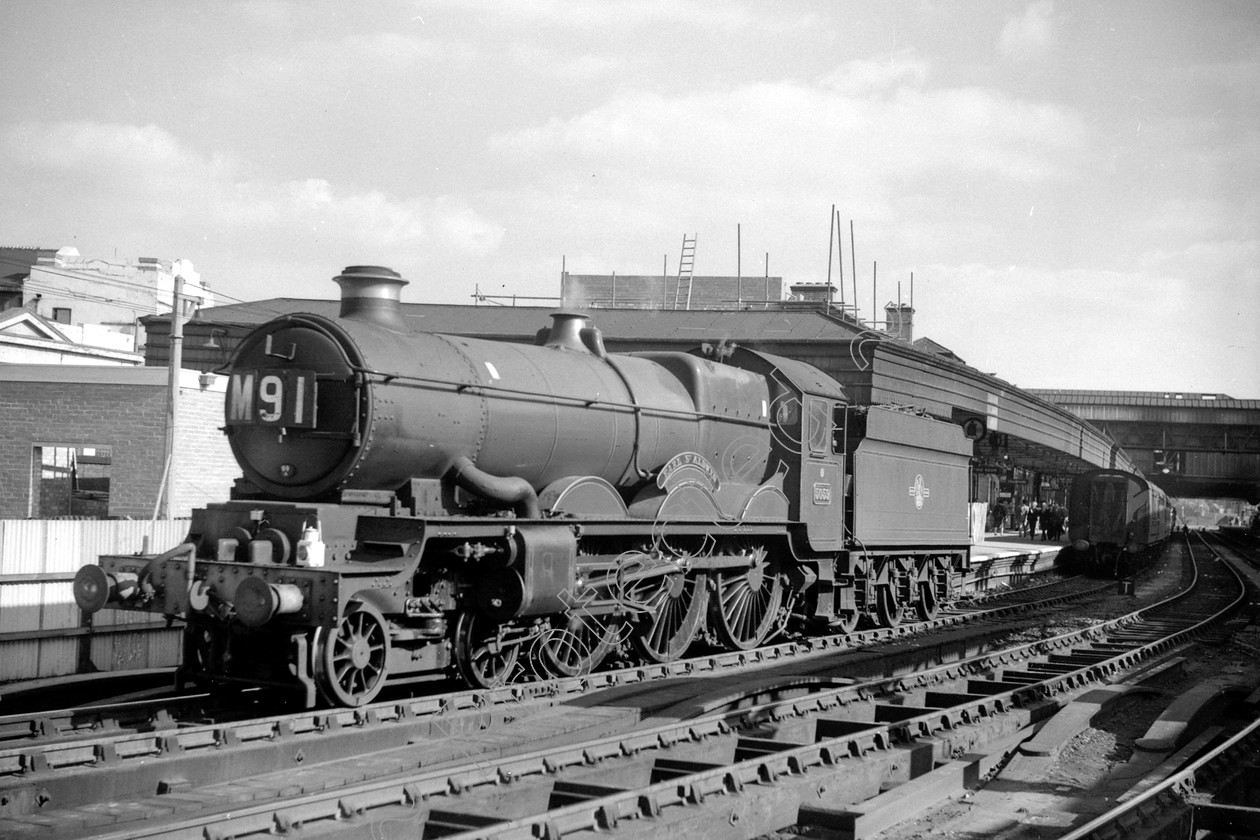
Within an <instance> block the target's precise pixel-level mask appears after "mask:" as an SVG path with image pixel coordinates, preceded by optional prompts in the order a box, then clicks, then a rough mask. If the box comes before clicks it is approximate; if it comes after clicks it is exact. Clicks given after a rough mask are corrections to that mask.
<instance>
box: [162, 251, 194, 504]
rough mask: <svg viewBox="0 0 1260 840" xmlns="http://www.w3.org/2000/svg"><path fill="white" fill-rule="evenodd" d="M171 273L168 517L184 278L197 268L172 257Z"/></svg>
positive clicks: (166, 467) (165, 472) (181, 363)
mask: <svg viewBox="0 0 1260 840" xmlns="http://www.w3.org/2000/svg"><path fill="white" fill-rule="evenodd" d="M171 275H172V276H171V352H170V359H169V360H168V362H167V369H166V370H167V378H166V387H167V399H166V445H165V447H164V451H163V454H164V456H165V457H164V458H163V467H162V489H161V493H160V497H161V504H162V506H163V508H164V514H163V518H165V519H168V520H169V519H174V518H175V515H174V500H175V489H174V488H175V476H174V472H175V418H176V417H177V416H178V414H179V376H180V371H181V369H182V368H183V366H184V278H185V277H188V278H189V279H191V280H193V281H194V282H195V281H196V279H197V272H196V271H194V270H193V266H192V263H191V262H189V261H188V260H175V261H174V262H173V263H172V264H171Z"/></svg>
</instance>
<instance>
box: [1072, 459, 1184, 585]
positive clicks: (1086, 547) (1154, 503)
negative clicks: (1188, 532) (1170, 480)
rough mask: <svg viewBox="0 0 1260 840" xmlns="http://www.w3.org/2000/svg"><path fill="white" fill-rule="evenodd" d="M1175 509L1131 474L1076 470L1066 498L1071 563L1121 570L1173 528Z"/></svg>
mask: <svg viewBox="0 0 1260 840" xmlns="http://www.w3.org/2000/svg"><path fill="white" fill-rule="evenodd" d="M1176 520H1177V512H1176V509H1175V508H1174V507H1173V505H1172V503H1171V501H1170V500H1169V498H1168V496H1167V494H1165V493H1164V491H1163V490H1161V489H1160V488H1159V487H1158V486H1157V485H1155V484H1152V483H1151V482H1150V481H1148V480H1147V479H1146V478H1144V477H1142V476H1140V475H1137V474H1135V473H1130V472H1125V471H1123V470H1116V469H1099V470H1090V471H1088V472H1084V473H1081V474H1080V475H1077V476H1075V477H1074V478H1073V480H1072V487H1071V491H1070V495H1069V498H1068V540H1069V541H1070V543H1071V549H1072V557H1071V558H1070V563H1075V564H1078V565H1083V566H1084V568H1085V569H1086V570H1087V571H1090V572H1097V573H1103V574H1116V575H1118V574H1124V573H1127V571H1128V570H1130V569H1131V568H1132V567H1133V565H1134V564H1135V563H1136V562H1137V561H1138V559H1139V558H1140V557H1142V556H1144V555H1147V554H1149V553H1150V552H1151V551H1153V550H1155V549H1158V548H1159V547H1160V546H1162V545H1163V544H1164V542H1165V541H1166V540H1167V539H1168V537H1169V536H1171V534H1172V532H1173V530H1174V529H1175V528H1176Z"/></svg>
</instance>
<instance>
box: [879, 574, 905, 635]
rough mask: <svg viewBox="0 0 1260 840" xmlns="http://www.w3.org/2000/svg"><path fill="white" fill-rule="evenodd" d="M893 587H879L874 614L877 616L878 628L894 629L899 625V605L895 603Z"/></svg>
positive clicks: (891, 585)
mask: <svg viewBox="0 0 1260 840" xmlns="http://www.w3.org/2000/svg"><path fill="white" fill-rule="evenodd" d="M894 585H895V584H893V583H890V584H888V585H887V586H881V587H879V595H878V597H877V600H876V601H875V612H876V614H877V615H878V616H879V626H880V627H896V626H897V625H898V624H900V623H901V604H900V603H898V601H897V594H896V593H895V592H893V586H894Z"/></svg>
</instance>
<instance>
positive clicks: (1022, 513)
mask: <svg viewBox="0 0 1260 840" xmlns="http://www.w3.org/2000/svg"><path fill="white" fill-rule="evenodd" d="M1028 510H1029V508H1028V500H1027V499H1025V500H1024V501H1022V502H1020V503H1019V514H1018V516H1019V519H1016V520H1015V526H1016V527H1017V528H1018V529H1019V535H1020V536H1021V537H1022V536H1024V535H1025V534H1026V533H1028Z"/></svg>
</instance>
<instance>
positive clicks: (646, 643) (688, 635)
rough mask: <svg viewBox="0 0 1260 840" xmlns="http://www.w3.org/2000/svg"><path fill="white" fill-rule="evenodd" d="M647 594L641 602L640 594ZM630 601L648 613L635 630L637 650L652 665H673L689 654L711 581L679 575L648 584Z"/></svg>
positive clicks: (634, 590)
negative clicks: (645, 609)
mask: <svg viewBox="0 0 1260 840" xmlns="http://www.w3.org/2000/svg"><path fill="white" fill-rule="evenodd" d="M640 589H642V590H644V591H646V592H647V593H648V594H646V595H644V597H643V598H638V597H637V596H638V594H639V592H637V591H636V590H640ZM630 594H631V597H633V598H635V600H636V602H637V603H639V604H641V605H643V606H644V607H646V608H647V609H648V612H647V614H646V615H644V616H643V617H642V618H640V619H639V620H638V621H637V622H636V623H635V626H634V629H633V633H632V638H633V640H634V646H635V648H637V649H638V651H639V652H640V653H642V654H643V655H644V656H645V657H646V658H648V659H649V660H651V661H653V662H672V661H674V660H675V659H677V658H678V657H680V656H682V655H683V654H684V653H686V651H687V648H688V647H690V646H691V643H692V641H693V640H694V639H695V638H696V631H697V630H699V629H700V622H701V619H703V618H704V608H705V605H706V604H707V603H708V600H709V587H708V580H707V579H706V577H705V576H704V575H702V574H687V573H681V572H680V573H678V574H673V575H668V576H666V577H664V578H656V579H650V580H646V581H644V582H643V583H641V584H639V585H637V586H636V587H634V589H632V590H631V593H630Z"/></svg>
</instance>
